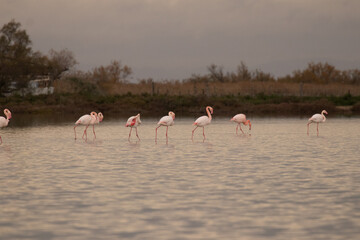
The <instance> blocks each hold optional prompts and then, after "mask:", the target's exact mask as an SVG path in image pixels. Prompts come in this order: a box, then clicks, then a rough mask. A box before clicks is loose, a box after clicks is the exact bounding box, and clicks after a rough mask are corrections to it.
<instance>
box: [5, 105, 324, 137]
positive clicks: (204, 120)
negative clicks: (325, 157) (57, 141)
mask: <svg viewBox="0 0 360 240" xmlns="http://www.w3.org/2000/svg"><path fill="white" fill-rule="evenodd" d="M205 110H206V113H207V116H206V115H205V116H201V117H199V118H198V119H196V120H195V122H194V123H193V125H194V126H195V128H194V129H193V130H192V135H191V139H194V132H195V131H196V129H198V128H199V127H201V128H202V129H203V139H204V140H205V138H206V137H205V126H207V125H209V124H210V123H211V120H212V114H213V113H214V109H213V108H212V107H210V106H207V107H206V108H205ZM4 114H5V117H6V118H4V117H2V116H0V128H3V127H6V126H7V125H8V124H9V121H10V119H11V117H12V115H11V112H10V110H9V109H4ZM324 114H328V113H327V111H326V110H323V111H322V112H321V113H320V114H319V113H317V114H314V115H313V116H312V117H311V118H309V120H308V123H307V135H309V127H310V124H311V123H316V124H317V128H316V130H317V136H319V123H323V122H325V121H326V117H325V115H324ZM103 119H104V115H103V114H102V113H101V112H99V113H96V112H91V113H90V114H86V115H83V116H81V117H80V118H79V119H78V120H77V121H76V122H75V126H74V134H75V140H76V139H77V138H76V127H77V126H79V125H85V129H84V132H83V135H82V139H85V141H86V140H87V129H88V127H89V126H90V125H92V127H93V133H94V137H95V139H96V134H95V124H99V123H100V122H102V121H103ZM174 120H175V113H174V112H171V111H170V112H169V113H168V115H167V116H163V117H162V118H160V120H159V122H158V123H157V127H156V128H155V141H157V131H158V129H159V128H160V127H162V126H164V127H166V134H165V136H166V140H167V139H168V128H169V127H170V126H172V125H174ZM230 121H232V122H235V123H236V124H237V126H236V134H238V129H239V128H240V131H241V132H242V133H243V134H244V131H243V130H242V128H241V124H243V125H244V126H247V125H249V131H250V130H251V122H250V120H247V119H246V116H245V114H242V113H240V114H237V115H235V116H234V117H233V118H231V119H230ZM140 124H141V120H140V113H139V114H137V115H136V116H131V117H130V118H129V119H128V120H127V122H126V124H125V127H130V133H129V137H128V140H129V141H130V138H131V132H132V129H133V128H135V131H136V137H137V138H138V139H139V140H140V137H139V135H138V132H137V127H138V126H139V125H140ZM2 142H3V141H2V138H1V135H0V144H2Z"/></svg>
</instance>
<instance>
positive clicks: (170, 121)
mask: <svg viewBox="0 0 360 240" xmlns="http://www.w3.org/2000/svg"><path fill="white" fill-rule="evenodd" d="M174 120H175V113H173V112H171V111H170V112H169V115H168V116H164V117H162V118H160V120H159V122H158V123H157V125H158V126H157V128H155V141H156V140H157V130H158V128H159V127H161V126H165V127H166V139H168V128H169V126H172V125H174Z"/></svg>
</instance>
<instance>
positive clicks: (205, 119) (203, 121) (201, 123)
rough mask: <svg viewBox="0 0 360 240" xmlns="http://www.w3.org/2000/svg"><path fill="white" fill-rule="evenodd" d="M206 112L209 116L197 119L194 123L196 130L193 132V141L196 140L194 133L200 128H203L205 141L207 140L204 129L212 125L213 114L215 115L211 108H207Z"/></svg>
mask: <svg viewBox="0 0 360 240" xmlns="http://www.w3.org/2000/svg"><path fill="white" fill-rule="evenodd" d="M206 112H207V114H208V115H207V116H202V117H199V118H198V119H196V121H195V122H194V123H193V125H195V126H196V127H195V128H194V130H192V136H191V139H194V132H195V130H196V129H197V128H198V127H202V128H203V136H204V140H205V129H204V127H205V126H206V125H209V124H210V123H211V119H212V117H211V114H213V112H214V111H213V108H212V107H210V106H207V107H206Z"/></svg>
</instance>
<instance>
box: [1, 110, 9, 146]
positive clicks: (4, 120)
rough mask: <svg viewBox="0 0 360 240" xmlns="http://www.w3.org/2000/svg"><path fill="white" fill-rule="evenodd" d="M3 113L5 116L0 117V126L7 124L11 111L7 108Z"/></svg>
mask: <svg viewBox="0 0 360 240" xmlns="http://www.w3.org/2000/svg"><path fill="white" fill-rule="evenodd" d="M4 114H5V116H6V118H4V117H0V128H3V127H6V126H7V125H8V124H9V121H10V119H11V112H10V110H9V109H4ZM0 141H1V142H0V144H2V138H1V136H0Z"/></svg>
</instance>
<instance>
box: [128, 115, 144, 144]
mask: <svg viewBox="0 0 360 240" xmlns="http://www.w3.org/2000/svg"><path fill="white" fill-rule="evenodd" d="M140 124H141V120H140V113H139V114H138V115H136V116H132V117H129V119H128V120H127V122H126V124H125V127H130V133H129V138H128V140H130V137H131V131H132V129H133V128H135V130H136V136H137V138H138V139H139V140H140V138H139V135H138V132H137V127H138V126H139V125H140Z"/></svg>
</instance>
